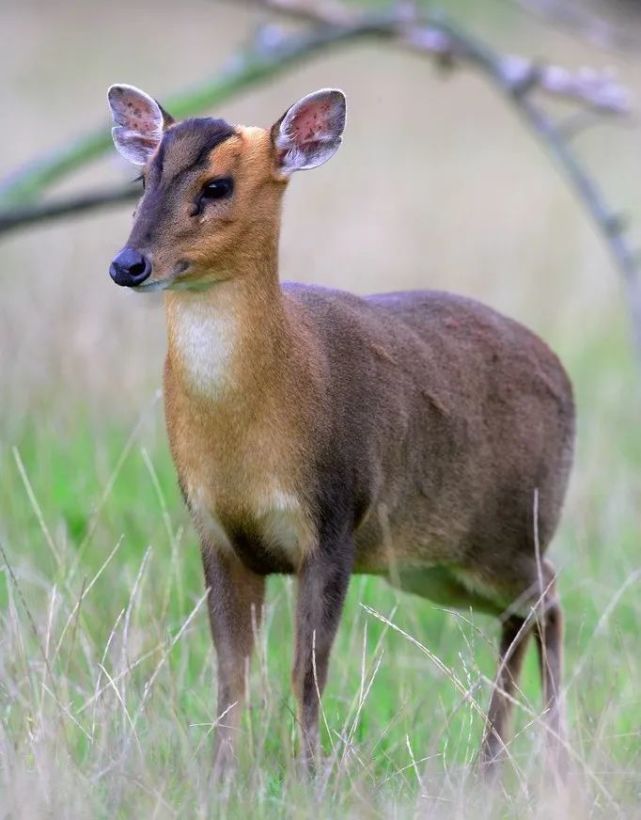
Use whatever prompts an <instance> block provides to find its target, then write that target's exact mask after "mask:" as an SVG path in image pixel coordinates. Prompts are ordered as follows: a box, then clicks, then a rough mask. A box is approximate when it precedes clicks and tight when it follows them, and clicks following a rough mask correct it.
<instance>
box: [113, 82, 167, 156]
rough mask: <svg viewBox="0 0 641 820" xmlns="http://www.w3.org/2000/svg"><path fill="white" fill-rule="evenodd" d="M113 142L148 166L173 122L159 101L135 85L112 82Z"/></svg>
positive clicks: (117, 147) (122, 153) (119, 148)
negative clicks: (114, 83)
mask: <svg viewBox="0 0 641 820" xmlns="http://www.w3.org/2000/svg"><path fill="white" fill-rule="evenodd" d="M107 99H108V100H109V107H110V108H111V116H112V117H113V121H114V123H115V125H114V127H113V128H112V129H111V135H112V137H113V141H114V145H115V146H116V149H117V150H118V153H119V154H121V155H122V156H123V157H124V158H125V159H126V160H128V161H129V162H131V163H132V164H133V165H146V164H147V161H148V160H149V158H150V157H151V156H152V154H153V153H154V152H155V150H156V148H158V146H159V145H160V141H161V139H162V135H163V131H164V130H165V128H167V127H168V126H170V125H171V124H172V123H173V121H174V120H173V119H172V117H170V116H169V114H167V113H166V112H165V111H163V109H162V108H161V107H160V106H159V105H158V103H157V102H156V101H155V100H154V99H153V98H152V97H150V96H149V95H148V94H145V92H144V91H141V90H140V89H139V88H135V87H134V86H133V85H112V86H111V87H110V88H109V91H108V92H107Z"/></svg>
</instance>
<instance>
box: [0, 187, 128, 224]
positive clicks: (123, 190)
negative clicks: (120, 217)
mask: <svg viewBox="0 0 641 820" xmlns="http://www.w3.org/2000/svg"><path fill="white" fill-rule="evenodd" d="M139 196H140V188H139V187H138V186H136V187H134V186H133V185H132V184H131V183H129V184H128V185H123V186H118V187H116V188H109V189H107V190H104V191H91V192H89V193H86V194H79V195H77V196H70V197H68V198H66V199H63V200H53V201H51V202H43V203H38V204H36V205H24V206H22V207H18V208H13V209H12V210H10V211H7V212H2V213H0V234H2V233H7V232H8V231H11V230H13V229H14V228H26V227H28V226H30V225H36V224H37V223H39V222H48V221H50V220H52V219H60V218H61V217H64V216H71V215H72V214H80V213H88V212H90V211H95V210H99V209H102V208H108V207H113V206H115V205H122V204H123V203H124V202H134V201H135V200H136V199H138V197H139Z"/></svg>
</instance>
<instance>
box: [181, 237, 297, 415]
mask: <svg viewBox="0 0 641 820" xmlns="http://www.w3.org/2000/svg"><path fill="white" fill-rule="evenodd" d="M165 304H166V312H167V328H168V354H169V363H170V366H171V369H172V374H173V376H174V377H175V378H178V379H179V380H180V382H181V387H182V389H183V391H184V392H185V393H186V394H188V395H191V396H193V397H194V398H199V399H201V400H208V401H211V402H216V403H224V402H228V401H233V402H235V403H238V402H239V401H241V402H243V403H247V402H248V401H252V400H253V401H255V400H256V399H257V397H258V395H259V394H260V393H262V392H263V391H264V390H265V389H266V388H267V387H269V385H270V384H271V385H275V384H277V383H278V381H279V375H280V373H281V372H282V369H283V367H284V366H285V363H286V361H285V360H286V357H287V349H288V347H289V342H290V333H289V328H288V324H287V321H286V316H285V312H284V307H283V302H282V294H281V290H280V285H279V282H278V269H277V254H276V249H275V248H273V249H272V250H271V251H270V252H268V253H265V249H264V248H263V249H262V252H261V255H260V257H259V261H257V262H254V261H249V262H248V261H247V260H245V261H244V264H243V265H242V266H240V265H238V266H237V267H235V268H231V269H229V268H228V274H227V275H226V276H225V278H222V279H221V280H220V281H218V282H217V283H216V284H214V285H212V286H211V287H210V288H209V289H208V290H205V291H201V292H195V291H170V292H168V293H167V294H166V303H165ZM257 394H258V395H257Z"/></svg>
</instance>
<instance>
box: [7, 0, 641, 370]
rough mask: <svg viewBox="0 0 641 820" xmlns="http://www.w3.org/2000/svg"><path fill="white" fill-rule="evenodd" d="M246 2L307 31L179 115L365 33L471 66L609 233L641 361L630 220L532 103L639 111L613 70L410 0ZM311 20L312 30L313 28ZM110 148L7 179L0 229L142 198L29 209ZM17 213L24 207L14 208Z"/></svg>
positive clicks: (270, 30) (262, 43)
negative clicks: (508, 42)
mask: <svg viewBox="0 0 641 820" xmlns="http://www.w3.org/2000/svg"><path fill="white" fill-rule="evenodd" d="M244 2H245V4H246V5H247V6H253V7H256V8H260V9H263V10H266V11H269V12H277V13H279V14H285V15H288V16H291V17H293V18H295V19H298V20H300V21H302V22H304V23H306V24H307V25H306V27H305V29H304V31H303V32H302V33H301V32H295V33H293V34H289V35H286V34H283V33H282V31H280V30H279V29H275V28H274V27H273V26H269V27H266V28H263V29H262V30H261V34H260V37H259V38H258V40H257V42H256V43H255V45H254V48H253V49H251V50H249V51H246V52H244V53H241V54H239V55H238V56H237V57H235V58H234V60H233V61H232V63H231V64H230V65H229V66H228V68H227V69H226V70H225V71H224V72H223V73H222V74H221V75H219V76H218V77H216V78H214V79H213V80H208V81H207V82H205V83H203V84H202V85H201V86H200V87H198V88H196V89H195V90H194V91H192V92H190V93H186V94H182V95H179V96H178V97H176V98H174V99H173V100H169V101H168V107H169V108H170V110H172V111H173V112H174V113H175V114H176V115H177V116H178V117H183V116H186V115H189V114H193V113H195V112H197V111H200V110H203V109H205V108H207V107H210V106H212V105H216V104H219V103H220V102H221V101H222V100H224V99H226V98H228V97H230V96H232V95H233V94H234V93H237V92H239V91H241V90H243V89H244V88H248V87H250V86H252V85H255V84H257V83H259V82H264V81H265V80H267V79H269V78H271V77H273V76H274V75H276V74H278V73H280V72H282V71H284V70H286V69H287V68H289V67H290V66H292V65H293V64H295V63H296V62H299V61H300V60H302V59H305V58H307V57H309V56H311V55H313V54H314V53H316V52H318V51H320V50H322V49H325V48H328V47H330V46H334V45H336V44H339V43H347V42H351V41H353V40H355V39H357V38H362V37H379V38H383V39H387V40H390V41H392V42H394V43H396V44H398V45H400V46H401V47H403V48H407V49H410V50H412V51H415V52H418V53H420V54H423V55H426V56H428V57H429V58H430V59H431V60H432V61H433V60H434V59H436V60H437V63H438V64H439V65H441V66H444V67H448V68H455V67H457V66H464V65H470V66H471V67H473V68H476V69H477V70H480V71H481V72H482V73H483V74H485V76H487V78H488V79H489V80H490V82H491V83H492V84H493V85H494V86H495V88H496V89H497V90H498V91H500V92H501V93H502V94H503V95H504V96H505V97H507V99H508V100H509V101H510V102H511V103H512V104H513V105H514V106H515V107H516V109H517V111H518V112H519V113H520V115H521V116H522V118H523V119H524V121H525V122H526V123H527V125H528V126H529V128H530V129H531V130H532V132H533V133H534V134H535V135H536V136H537V137H538V138H539V140H540V141H541V142H542V144H543V145H544V146H545V147H546V148H547V149H548V151H549V152H550V154H551V156H552V157H553V158H554V160H555V162H556V164H557V166H558V167H559V169H560V170H561V171H562V172H563V174H564V175H565V177H566V179H567V181H568V183H569V184H570V185H571V187H572V188H573V190H574V191H575V193H576V195H577V197H578V198H579V200H580V201H581V203H582V204H583V206H584V207H585V209H586V211H587V212H588V214H589V215H590V217H591V218H592V220H593V221H594V223H595V225H596V226H597V228H598V229H599V231H600V232H601V234H602V236H603V238H604V240H605V242H606V243H607V246H608V248H609V250H610V253H611V255H612V258H613V260H614V262H615V264H616V265H617V267H618V269H619V270H620V271H621V274H622V276H623V278H624V282H625V285H626V287H627V292H628V302H629V306H630V312H631V315H632V323H633V332H634V338H635V343H636V347H637V352H638V354H639V358H640V360H641V278H640V276H639V270H638V262H637V259H636V258H635V253H634V252H633V250H632V249H631V247H630V246H629V244H628V242H627V239H626V236H625V234H624V230H623V224H622V221H621V219H620V218H618V217H617V216H616V214H614V213H613V212H612V211H611V210H610V209H609V208H608V206H607V205H606V203H605V200H604V197H603V195H602V193H601V191H600V190H599V188H598V186H597V185H596V183H595V182H594V181H593V180H592V178H591V177H590V175H589V173H588V172H587V171H586V170H585V169H584V168H583V166H582V165H581V163H580V162H579V161H578V159H577V158H576V156H575V155H574V153H573V151H572V150H571V148H570V146H569V144H568V142H567V140H566V139H565V136H564V132H563V128H562V126H556V125H555V124H554V122H553V121H552V119H551V118H550V117H549V116H548V115H547V114H546V113H545V111H544V110H542V108H540V106H539V105H538V104H537V103H536V102H535V101H534V98H533V92H534V91H537V92H541V93H542V94H544V95H547V96H550V97H556V98H559V97H560V98H564V99H566V100H568V101H571V102H574V103H576V104H580V105H581V106H583V107H587V108H588V109H589V110H592V111H594V112H598V113H602V114H617V115H622V114H627V113H628V112H629V110H630V106H631V100H630V95H629V94H628V92H627V90H626V89H625V88H623V87H622V86H621V85H620V84H619V83H618V82H617V81H616V79H615V78H614V77H613V76H612V74H611V73H609V72H598V71H595V70H586V69H584V70H582V71H579V72H572V71H569V70H568V69H564V68H560V67H558V66H546V65H540V64H538V63H536V62H534V61H532V60H528V59H526V58H523V57H519V56H512V55H501V54H497V53H496V52H495V51H494V50H493V49H491V48H490V47H488V46H487V45H486V44H485V43H483V42H481V41H480V40H478V39H477V38H475V37H473V36H471V35H470V34H469V33H468V32H466V31H464V30H463V29H462V28H461V27H460V26H456V25H454V24H453V23H452V22H451V21H449V20H447V19H446V18H444V17H443V16H441V15H439V16H435V15H430V16H429V18H427V19H426V18H425V17H421V16H420V15H419V13H418V12H417V10H416V5H415V4H414V3H413V2H408V0H404V2H398V3H396V4H395V5H394V6H393V7H392V9H391V10H389V11H387V12H386V13H382V14H379V13H376V14H374V13H363V12H362V11H359V12H356V11H352V10H351V9H348V8H347V7H346V6H343V5H342V4H340V3H338V2H337V1H336V0H326V2H322V3H314V2H310V1H309V0H244ZM236 4H237V0H236ZM310 23H312V24H313V25H312V26H311V27H310V26H309V24H310ZM110 145H111V141H110V139H109V133H108V131H107V130H106V129H105V130H103V129H100V130H97V131H95V132H93V133H91V134H89V135H87V136H85V137H84V138H82V139H81V140H79V141H78V142H76V143H75V144H74V145H73V146H71V147H70V148H66V149H63V150H62V151H59V152H56V153H54V154H52V155H50V156H48V157H45V158H43V159H40V160H37V161H36V162H35V163H33V164H32V165H31V166H30V167H28V168H26V169H23V170H22V171H20V172H18V173H17V174H14V175H13V177H11V178H10V179H9V180H6V181H5V182H4V183H0V206H1V205H4V207H5V210H4V211H0V233H1V232H3V231H8V230H10V229H13V228H16V227H19V226H22V225H27V224H33V223H35V222H38V221H42V220H45V219H51V218H54V217H58V216H62V215H67V214H70V213H78V212H81V211H84V210H89V209H95V208H99V207H103V206H107V205H112V204H116V203H118V202H123V201H127V200H129V199H131V198H133V197H134V196H135V194H134V192H133V191H132V188H131V185H127V186H126V187H125V186H123V187H122V188H119V189H113V190H110V191H106V192H98V193H91V194H86V195H83V196H80V197H75V198H71V199H67V200H64V201H59V202H54V203H48V204H35V205H32V204H31V203H32V202H33V201H34V200H35V199H36V198H37V197H38V196H39V195H40V194H41V192H42V190H43V189H44V188H45V187H46V186H47V185H50V184H51V183H52V182H54V181H55V180H57V179H59V178H61V177H63V176H65V175H67V174H68V173H69V172H70V171H72V170H74V169H75V168H77V167H80V166H82V165H84V164H85V163H86V162H88V161H89V160H91V159H94V158H95V157H98V156H100V155H101V154H103V153H104V152H105V151H106V150H108V149H109V148H110ZM16 207H17V208H18V210H15V208H16ZM10 208H13V210H10Z"/></svg>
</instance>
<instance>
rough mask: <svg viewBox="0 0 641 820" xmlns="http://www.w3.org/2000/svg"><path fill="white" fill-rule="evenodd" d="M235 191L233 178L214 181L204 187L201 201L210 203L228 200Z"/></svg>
mask: <svg viewBox="0 0 641 820" xmlns="http://www.w3.org/2000/svg"><path fill="white" fill-rule="evenodd" d="M233 190H234V180H233V179H232V178H231V177H221V179H212V180H211V181H210V182H207V183H206V184H205V185H203V189H202V192H201V194H200V199H201V201H203V200H204V201H206V202H208V201H210V200H216V199H226V198H227V197H229V196H231V194H232V191H233Z"/></svg>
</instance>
